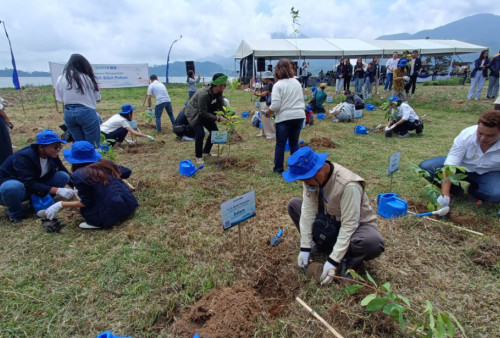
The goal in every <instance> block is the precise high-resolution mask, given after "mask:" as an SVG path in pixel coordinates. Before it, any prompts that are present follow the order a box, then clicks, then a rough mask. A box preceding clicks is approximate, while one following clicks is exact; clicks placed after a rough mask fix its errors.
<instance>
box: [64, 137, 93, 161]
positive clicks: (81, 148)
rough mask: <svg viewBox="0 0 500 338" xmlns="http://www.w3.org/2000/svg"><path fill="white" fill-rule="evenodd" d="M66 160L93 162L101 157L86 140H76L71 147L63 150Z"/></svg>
mask: <svg viewBox="0 0 500 338" xmlns="http://www.w3.org/2000/svg"><path fill="white" fill-rule="evenodd" d="M63 155H64V158H65V159H66V161H68V162H69V163H71V164H78V163H94V162H97V161H99V160H100V159H101V154H100V153H99V152H98V151H97V150H95V149H94V146H93V145H92V144H90V142H88V141H76V142H74V143H73V146H72V147H71V149H66V150H63Z"/></svg>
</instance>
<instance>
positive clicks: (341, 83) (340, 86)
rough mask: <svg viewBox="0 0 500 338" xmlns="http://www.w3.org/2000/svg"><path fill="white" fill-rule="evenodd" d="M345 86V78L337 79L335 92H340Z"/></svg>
mask: <svg viewBox="0 0 500 338" xmlns="http://www.w3.org/2000/svg"><path fill="white" fill-rule="evenodd" d="M343 88H344V78H340V79H337V82H336V83H335V93H337V94H339V93H341V92H342V90H343Z"/></svg>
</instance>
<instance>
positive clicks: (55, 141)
mask: <svg viewBox="0 0 500 338" xmlns="http://www.w3.org/2000/svg"><path fill="white" fill-rule="evenodd" d="M53 143H62V144H66V143H68V142H66V141H64V140H59V139H57V140H54V141H49V142H41V143H37V142H35V143H32V145H39V146H46V145H49V144H53Z"/></svg>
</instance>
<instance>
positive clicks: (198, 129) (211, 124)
mask: <svg viewBox="0 0 500 338" xmlns="http://www.w3.org/2000/svg"><path fill="white" fill-rule="evenodd" d="M203 128H207V130H208V137H207V141H206V142H205V147H203V138H204V137H205V130H204V129H203ZM193 129H194V152H195V154H196V158H201V157H202V156H203V153H205V154H210V150H212V135H211V133H212V131H218V130H219V128H217V123H215V121H212V120H204V119H202V120H201V121H200V122H198V124H196V125H195V126H193Z"/></svg>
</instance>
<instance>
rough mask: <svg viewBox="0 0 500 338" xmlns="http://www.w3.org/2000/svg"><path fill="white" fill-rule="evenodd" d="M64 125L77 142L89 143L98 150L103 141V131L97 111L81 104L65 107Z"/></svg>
mask: <svg viewBox="0 0 500 338" xmlns="http://www.w3.org/2000/svg"><path fill="white" fill-rule="evenodd" d="M64 124H65V125H66V127H68V130H69V132H70V133H71V136H73V139H74V140H75V141H88V142H90V143H91V144H93V145H94V146H95V147H96V148H97V147H98V146H99V144H100V141H101V129H100V126H99V119H98V118H97V114H96V111H95V109H93V108H89V107H85V106H83V105H81V104H67V105H65V106H64Z"/></svg>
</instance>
